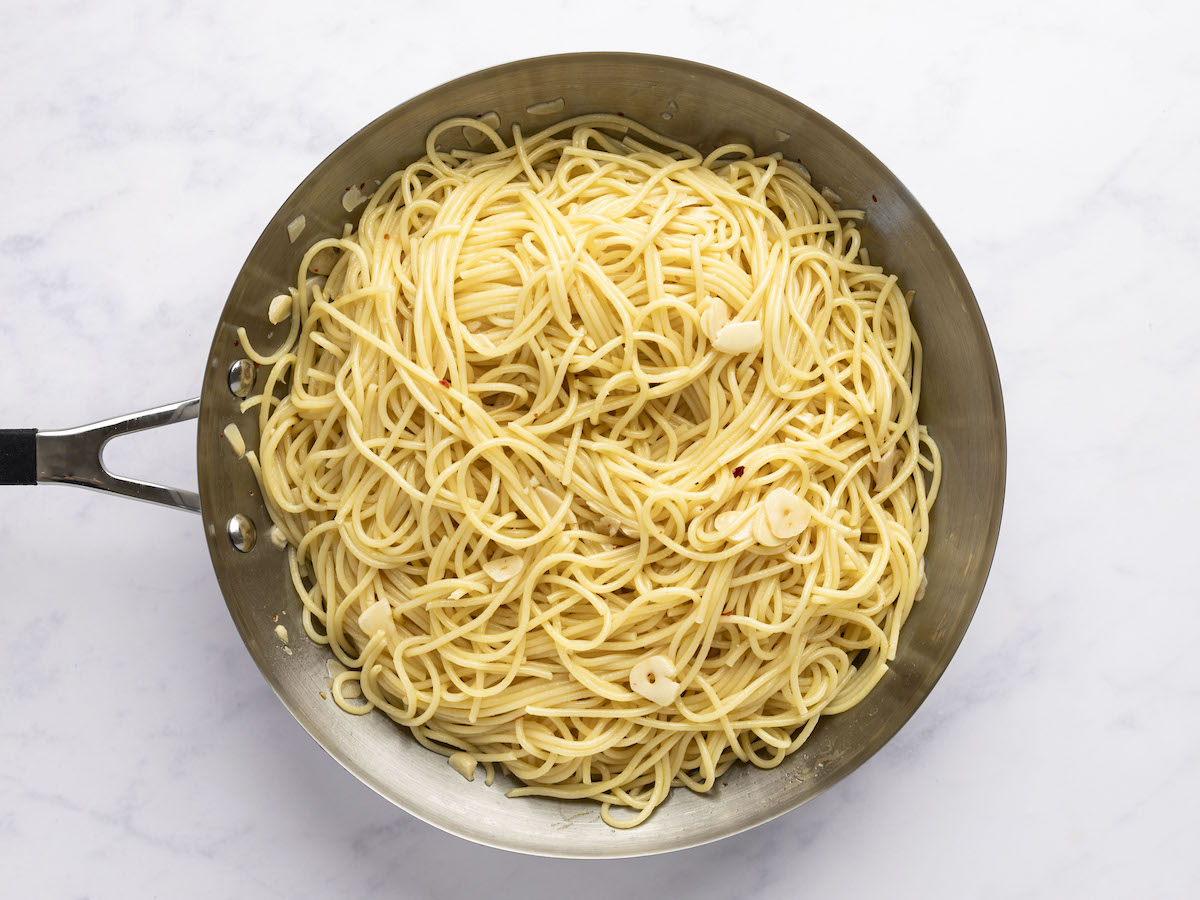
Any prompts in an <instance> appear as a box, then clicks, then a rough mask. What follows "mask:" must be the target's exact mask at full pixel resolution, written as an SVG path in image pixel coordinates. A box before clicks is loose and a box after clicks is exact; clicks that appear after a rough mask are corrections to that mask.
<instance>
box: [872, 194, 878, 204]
mask: <svg viewBox="0 0 1200 900" xmlns="http://www.w3.org/2000/svg"><path fill="white" fill-rule="evenodd" d="M871 202H872V203H878V202H879V198H878V197H876V196H875V195H874V194H872V195H871Z"/></svg>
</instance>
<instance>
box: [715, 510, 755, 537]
mask: <svg viewBox="0 0 1200 900" xmlns="http://www.w3.org/2000/svg"><path fill="white" fill-rule="evenodd" d="M753 520H754V510H753V509H731V510H726V511H725V512H722V513H717V514H716V515H715V516H714V517H713V525H714V526H715V527H716V529H717V531H719V532H721V536H722V537H724V538H725V540H727V541H744V540H745V539H746V538H748V537H751V536H752V535H751V528H750V526H751V523H752V521H753Z"/></svg>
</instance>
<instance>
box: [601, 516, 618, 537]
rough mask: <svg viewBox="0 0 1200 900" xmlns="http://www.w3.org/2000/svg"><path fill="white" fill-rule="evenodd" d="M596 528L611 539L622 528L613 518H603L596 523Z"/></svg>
mask: <svg viewBox="0 0 1200 900" xmlns="http://www.w3.org/2000/svg"><path fill="white" fill-rule="evenodd" d="M596 527H597V528H599V529H600V531H601V532H603V533H604V534H607V535H608V536H609V537H613V536H614V535H615V534H616V533H617V529H618V528H620V527H621V523H620V522H619V521H618V520H617V519H614V518H613V517H612V516H601V517H600V519H599V521H597V522H596Z"/></svg>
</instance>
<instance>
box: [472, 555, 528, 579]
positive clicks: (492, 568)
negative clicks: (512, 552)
mask: <svg viewBox="0 0 1200 900" xmlns="http://www.w3.org/2000/svg"><path fill="white" fill-rule="evenodd" d="M480 568H482V569H483V571H484V572H485V573H486V574H487V577H488V578H490V579H492V581H495V582H503V581H511V580H512V579H514V578H516V577H517V576H518V575H520V574H521V570H522V569H524V568H525V560H523V559H521V557H519V556H505V557H502V558H500V559H489V560H487V561H486V562H484V563H483V564H482V565H481V566H480Z"/></svg>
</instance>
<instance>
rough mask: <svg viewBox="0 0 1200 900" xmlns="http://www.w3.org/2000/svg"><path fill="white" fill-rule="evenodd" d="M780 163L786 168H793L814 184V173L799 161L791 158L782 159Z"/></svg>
mask: <svg viewBox="0 0 1200 900" xmlns="http://www.w3.org/2000/svg"><path fill="white" fill-rule="evenodd" d="M779 165H781V166H783V167H784V168H787V169H791V170H792V171H793V172H795V173H796V174H797V175H799V176H800V177H801V178H803V179H804V180H805V181H807V182H808V183H809V184H812V173H811V172H809V171H808V169H806V168H805V167H804V166H802V165H801V164H800V163H798V162H792V161H791V160H790V159H781V160H780V161H779Z"/></svg>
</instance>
